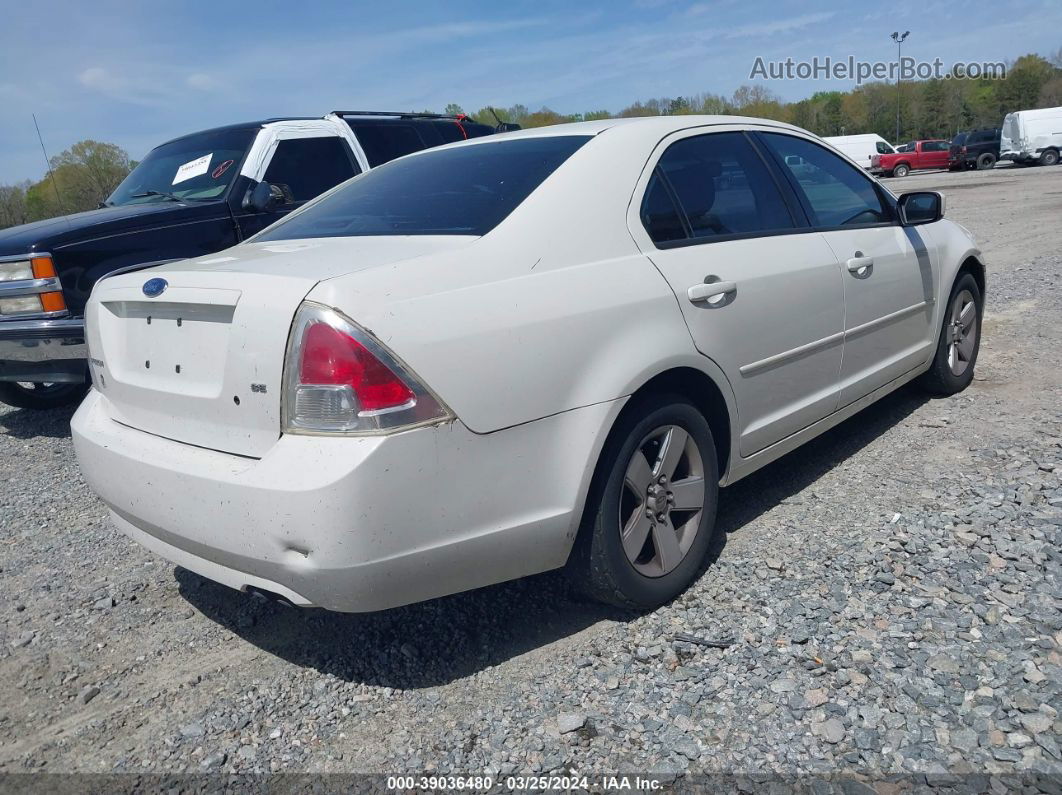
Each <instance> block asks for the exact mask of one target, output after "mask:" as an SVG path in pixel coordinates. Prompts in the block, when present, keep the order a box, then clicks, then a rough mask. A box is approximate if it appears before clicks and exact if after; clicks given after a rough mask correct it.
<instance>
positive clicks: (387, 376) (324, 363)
mask: <svg viewBox="0 0 1062 795" xmlns="http://www.w3.org/2000/svg"><path fill="white" fill-rule="evenodd" d="M299 382H300V383H302V384H314V385H332V386H350V387H352V388H353V390H354V394H355V396H356V397H357V399H358V405H359V406H360V408H361V410H362V411H379V410H380V409H390V408H394V407H396V406H402V405H405V404H406V403H409V402H410V401H411V400H413V398H414V394H413V390H412V389H410V388H409V387H408V386H406V385H405V384H404V383H403V382H402V379H400V378H399V377H398V376H397V375H395V374H394V373H393V372H391V370H390V369H389V368H388V367H387V366H386V365H385V364H384V363H383V362H381V361H380V360H379V359H377V358H376V357H375V356H373V355H372V354H371V353H369V351H368V349H367V348H366V347H365V346H364V345H362V344H361V343H360V342H358V341H357V340H356V339H354V338H353V337H351V336H349V335H347V334H344V333H343V332H342V331H340V330H339V329H335V328H332V327H331V326H328V325H326V324H324V323H314V324H313V325H311V326H310V327H309V328H307V329H306V334H305V336H304V337H303V341H302V359H301V361H300V362H299Z"/></svg>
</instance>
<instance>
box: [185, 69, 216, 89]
mask: <svg viewBox="0 0 1062 795" xmlns="http://www.w3.org/2000/svg"><path fill="white" fill-rule="evenodd" d="M184 83H185V85H186V86H188V87H189V88H194V89H195V90H196V91H213V90H214V89H215V88H217V86H218V81H217V80H215V79H214V78H213V77H211V76H210V75H208V74H203V73H202V72H196V73H195V74H191V75H188V77H187V78H186V79H185V81H184Z"/></svg>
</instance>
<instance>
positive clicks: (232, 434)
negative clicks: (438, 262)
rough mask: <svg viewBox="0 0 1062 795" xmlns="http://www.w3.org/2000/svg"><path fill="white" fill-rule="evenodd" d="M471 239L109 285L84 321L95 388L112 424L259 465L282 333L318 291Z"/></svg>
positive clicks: (174, 271)
mask: <svg viewBox="0 0 1062 795" xmlns="http://www.w3.org/2000/svg"><path fill="white" fill-rule="evenodd" d="M471 240H472V239H469V238H453V239H451V240H449V241H439V240H438V239H437V238H431V239H428V238H422V239H420V240H412V241H411V240H410V239H409V238H404V239H403V238H375V239H371V240H366V241H364V242H363V244H362V245H354V246H352V245H351V244H350V241H349V240H348V241H346V246H345V247H341V246H340V245H339V244H338V242H337V241H309V242H307V241H302V242H299V243H290V244H289V243H284V244H271V245H267V244H258V245H256V244H250V245H247V246H241V247H239V248H238V249H232V250H230V251H228V252H225V255H224V256H216V257H212V258H203V259H200V260H192V261H189V262H187V263H179V264H174V265H168V266H162V267H159V268H152V269H150V270H148V271H141V272H137V273H128V274H123V275H121V276H117V277H113V278H110V279H105V280H103V281H102V282H100V283H99V284H98V285H97V287H96V290H95V292H94V294H93V300H92V301H91V302H90V303H89V306H88V310H87V314H86V321H87V329H88V330H87V336H88V342H89V350H90V356H91V361H90V366H91V368H92V371H93V377H94V381H95V383H96V386H97V388H98V389H99V390H100V391H101V392H102V394H103V395H105V396H106V397H107V399H108V401H109V404H110V413H111V416H112V417H113V418H114V419H115V420H116V421H117V422H120V423H123V424H125V425H128V426H130V427H132V428H137V429H139V430H142V431H146V432H148V433H152V434H155V435H157V436H162V437H165V438H168V439H173V440H175V441H180V442H184V443H187V444H192V445H196V446H199V447H205V448H209V449H213V450H220V451H223V452H227V453H234V454H236V455H241V456H248V457H252V458H260V457H261V456H263V455H265V453H266V452H267V451H268V450H269V449H270V447H272V445H273V444H275V443H276V441H277V439H278V438H279V436H280V432H281V431H280V400H281V384H282V376H283V367H284V353H285V349H286V347H287V341H288V332H289V330H290V328H291V322H292V319H293V317H294V315H295V312H296V310H297V309H298V307H299V305H300V303H301V302H302V300H303V299H304V298H305V296H306V294H307V293H308V292H310V290H311V289H313V287H314V285H315V284H317V283H318V282H320V281H321V280H323V279H328V278H332V277H335V276H338V275H342V274H344V273H349V272H352V271H355V270H364V269H366V268H369V267H373V266H376V265H383V264H388V263H391V262H395V261H398V260H403V259H408V258H410V257H411V256H420V255H423V254H425V253H429V252H431V251H434V250H438V249H439V248H452V247H455V246H459V245H467V244H468V243H469V242H471ZM307 249H316V252H315V253H316V255H317V256H314V257H311V258H307V257H306V256H305V252H306V250H307ZM296 252H298V253H299V254H300V256H299V257H298V258H297V259H296V260H292V259H291V258H290V257H285V256H283V255H284V254H294V253H296ZM156 279H158V280H164V281H165V286H164V289H163V290H162V292H160V293H158V294H157V295H155V296H154V297H151V296H149V295H147V294H146V293H145V287H147V286H149V285H147V282H148V281H149V280H156ZM148 292H151V290H148Z"/></svg>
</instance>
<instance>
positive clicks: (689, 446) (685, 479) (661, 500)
mask: <svg viewBox="0 0 1062 795" xmlns="http://www.w3.org/2000/svg"><path fill="white" fill-rule="evenodd" d="M704 495H705V485H704V462H703V460H702V458H701V451H700V449H699V448H698V447H697V443H696V442H695V441H694V439H693V437H692V436H690V434H689V433H688V432H687V431H685V430H684V429H682V428H680V427H679V426H678V425H664V426H661V427H659V428H656V429H654V430H652V431H650V432H649V433H648V434H646V436H645V437H644V438H643V439H642V441H641V442H640V443H639V445H638V447H637V448H635V450H634V453H633V454H632V455H631V459H630V461H629V462H628V464H627V470H626V473H625V475H624V479H623V492H622V495H621V498H620V510H619V519H618V521H619V531H620V539H621V540H622V542H623V551H624V553H625V554H626V556H627V560H629V561H630V563H631V565H632V566H633V567H634V569H635V570H636V571H638V572H639V573H640V574H642V575H644V576H646V577H662V576H664V575H665V574H668V573H669V572H671V571H674V570H675V568H676V567H677V566H678V565H679V564H680V563H682V561H683V559H685V557H686V554H687V553H688V552H689V550H690V547H691V546H693V542H694V539H695V538H696V537H697V533H698V530H699V527H700V523H701V513H702V512H703V511H704Z"/></svg>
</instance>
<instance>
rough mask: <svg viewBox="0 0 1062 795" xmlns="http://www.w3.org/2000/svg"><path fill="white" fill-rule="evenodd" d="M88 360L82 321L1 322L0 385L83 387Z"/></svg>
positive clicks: (54, 319) (57, 319)
mask: <svg viewBox="0 0 1062 795" xmlns="http://www.w3.org/2000/svg"><path fill="white" fill-rule="evenodd" d="M87 356H88V352H87V349H86V346H85V321H84V320H83V319H82V318H50V319H41V320H5V321H0V381H48V382H72V383H80V382H82V381H84V380H85V378H86V376H87V373H88V370H87V366H86V363H85V359H86V357H87Z"/></svg>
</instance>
